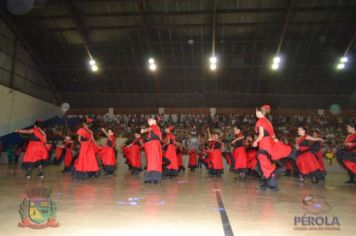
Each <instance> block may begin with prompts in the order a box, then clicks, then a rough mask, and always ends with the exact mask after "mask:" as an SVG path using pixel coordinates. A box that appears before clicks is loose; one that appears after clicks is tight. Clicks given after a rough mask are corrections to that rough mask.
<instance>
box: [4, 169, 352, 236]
mask: <svg viewBox="0 0 356 236" xmlns="http://www.w3.org/2000/svg"><path fill="white" fill-rule="evenodd" d="M329 168H330V167H329ZM60 170H61V168H60V167H55V166H50V167H47V168H46V170H45V172H46V177H45V178H44V179H43V180H41V179H38V178H37V177H33V178H32V179H30V180H27V179H25V178H24V173H23V171H22V170H21V169H18V168H14V167H12V169H8V167H7V166H6V165H1V166H0V186H1V193H0V212H1V214H0V235H9V236H10V235H12V236H14V235H46V236H48V235H56V236H59V235H66V236H70V235H76V236H78V235H102V236H104V235H105V236H106V235H125V236H127V235H164V236H168V235H169V236H171V235H205V236H206V235H214V236H218V235H246V236H247V235H248V236H250V235H266V236H268V235H355V234H356V223H355V213H356V185H351V186H350V185H347V184H344V181H345V180H346V179H347V177H346V175H345V174H344V173H343V171H342V170H341V169H340V168H339V167H338V166H333V167H332V168H331V169H330V170H329V174H328V176H327V178H326V181H325V182H321V183H319V184H312V183H309V182H308V181H307V182H306V183H298V182H295V181H293V179H292V178H290V177H282V178H281V180H280V191H279V192H269V191H267V192H259V191H256V190H255V186H256V185H257V184H258V180H257V179H255V178H252V177H249V178H248V179H247V180H246V181H244V182H239V181H237V180H235V178H234V177H235V175H234V174H232V173H225V174H224V176H223V177H222V178H221V179H212V178H210V177H208V175H207V172H206V170H197V171H196V172H190V171H189V170H187V171H186V172H185V173H181V174H180V175H179V176H178V177H177V178H174V179H168V180H164V181H163V182H162V183H161V184H158V185H150V184H143V181H142V178H143V176H142V174H141V176H130V175H129V174H128V172H127V168H126V166H123V165H121V166H120V168H119V169H118V171H117V176H116V177H113V178H111V177H104V176H101V177H100V178H98V179H93V180H87V181H76V180H73V179H72V178H71V176H70V175H68V174H67V175H64V174H62V173H61V172H60ZM34 174H35V173H34ZM34 187H46V188H50V189H51V190H52V191H53V194H52V196H51V198H52V200H54V201H55V202H56V203H57V207H58V212H57V216H58V221H59V222H60V227H59V228H47V229H42V230H34V229H29V228H19V227H18V226H17V223H18V222H19V220H20V217H19V214H18V210H19V205H20V203H21V201H22V200H23V199H24V198H25V197H26V193H25V191H26V190H28V189H31V188H34ZM309 195H313V196H318V197H319V198H324V199H325V201H326V202H327V204H328V206H330V208H329V209H327V210H326V211H323V209H321V211H320V213H319V214H318V215H315V214H314V215H313V214H310V213H309V212H306V210H305V209H304V208H303V203H302V200H303V198H304V197H305V196H309ZM219 196H220V198H221V202H220V205H219V201H218V198H219ZM221 204H222V205H221ZM318 207H322V206H320V205H318ZM304 214H305V215H304ZM223 215H225V217H222V216H223ZM301 216H313V217H316V216H320V217H324V218H325V217H328V218H329V219H330V218H333V217H337V218H338V220H339V223H340V226H339V230H330V229H329V230H328V229H321V228H320V229H318V230H312V229H310V228H308V229H305V228H304V230H298V229H296V228H295V225H294V221H295V217H301ZM229 227H231V231H232V232H231V231H230V232H229V231H228V229H229Z"/></svg>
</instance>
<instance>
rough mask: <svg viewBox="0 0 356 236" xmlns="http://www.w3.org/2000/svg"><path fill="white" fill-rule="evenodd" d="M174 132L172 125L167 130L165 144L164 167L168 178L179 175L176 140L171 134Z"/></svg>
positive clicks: (164, 172)
mask: <svg viewBox="0 0 356 236" xmlns="http://www.w3.org/2000/svg"><path fill="white" fill-rule="evenodd" d="M173 130H174V127H173V126H172V125H170V126H168V127H167V128H166V129H165V133H166V135H165V136H166V137H165V144H164V146H163V150H164V153H163V160H164V162H165V164H164V165H163V175H164V176H165V177H167V178H169V177H173V176H177V175H178V160H177V153H176V148H175V144H176V138H175V136H174V135H173V134H172V133H171V132H172V131H173Z"/></svg>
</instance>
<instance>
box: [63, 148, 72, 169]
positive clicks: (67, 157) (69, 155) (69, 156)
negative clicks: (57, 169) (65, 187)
mask: <svg viewBox="0 0 356 236" xmlns="http://www.w3.org/2000/svg"><path fill="white" fill-rule="evenodd" d="M72 161H73V152H72V149H70V148H66V155H65V156H64V166H65V167H69V166H71V164H72Z"/></svg>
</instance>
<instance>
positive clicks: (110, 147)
mask: <svg viewBox="0 0 356 236" xmlns="http://www.w3.org/2000/svg"><path fill="white" fill-rule="evenodd" d="M115 147H116V137H115V135H109V137H108V138H107V140H106V146H103V147H102V148H101V150H100V151H99V153H98V155H99V158H100V159H101V161H102V163H103V170H104V172H105V175H113V174H114V172H115V170H116V155H115V153H116V151H115V150H116V149H115Z"/></svg>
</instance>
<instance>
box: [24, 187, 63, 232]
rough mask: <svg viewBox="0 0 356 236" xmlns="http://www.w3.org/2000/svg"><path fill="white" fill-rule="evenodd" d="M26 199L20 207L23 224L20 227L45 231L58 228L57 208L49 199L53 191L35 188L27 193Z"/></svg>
mask: <svg viewBox="0 0 356 236" xmlns="http://www.w3.org/2000/svg"><path fill="white" fill-rule="evenodd" d="M26 193H27V198H25V199H24V200H23V201H22V203H21V205H20V210H19V213H20V217H21V222H20V223H19V224H18V225H19V227H30V228H34V229H43V228H47V227H58V226H59V223H58V222H57V220H56V211H57V206H56V203H55V202H54V201H52V200H51V199H50V198H49V197H50V196H51V193H52V191H51V190H49V189H46V188H33V189H31V190H29V191H26Z"/></svg>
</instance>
